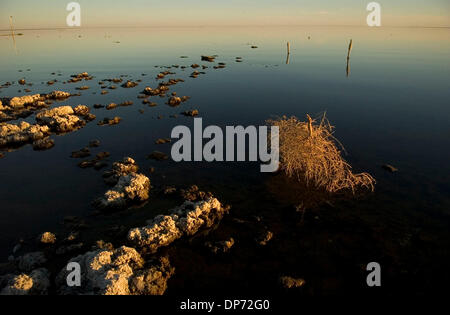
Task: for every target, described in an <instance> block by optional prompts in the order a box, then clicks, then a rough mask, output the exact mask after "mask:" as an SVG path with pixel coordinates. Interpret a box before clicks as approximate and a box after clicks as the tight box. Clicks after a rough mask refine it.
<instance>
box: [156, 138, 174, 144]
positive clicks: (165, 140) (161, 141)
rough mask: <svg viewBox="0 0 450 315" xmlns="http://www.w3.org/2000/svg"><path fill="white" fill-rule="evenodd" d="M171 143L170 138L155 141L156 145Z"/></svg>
mask: <svg viewBox="0 0 450 315" xmlns="http://www.w3.org/2000/svg"><path fill="white" fill-rule="evenodd" d="M171 141H172V139H170V138H159V139H158V140H156V141H155V143H156V144H165V143H170V142H171Z"/></svg>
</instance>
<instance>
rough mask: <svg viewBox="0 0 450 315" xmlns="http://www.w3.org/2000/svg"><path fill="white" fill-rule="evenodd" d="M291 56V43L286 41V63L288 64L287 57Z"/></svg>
mask: <svg viewBox="0 0 450 315" xmlns="http://www.w3.org/2000/svg"><path fill="white" fill-rule="evenodd" d="M290 56H291V44H290V43H289V42H287V56H286V64H287V65H288V64H289V59H290Z"/></svg>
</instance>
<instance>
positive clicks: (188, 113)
mask: <svg viewBox="0 0 450 315" xmlns="http://www.w3.org/2000/svg"><path fill="white" fill-rule="evenodd" d="M182 114H183V115H184V116H188V117H195V116H198V109H192V110H187V111H184V112H183V113H182Z"/></svg>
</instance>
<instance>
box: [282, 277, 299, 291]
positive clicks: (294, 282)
mask: <svg viewBox="0 0 450 315" xmlns="http://www.w3.org/2000/svg"><path fill="white" fill-rule="evenodd" d="M279 282H280V285H281V286H282V287H283V288H285V289H292V288H300V287H302V286H304V285H305V280H304V279H302V278H297V279H295V278H292V277H288V276H282V277H280V279H279Z"/></svg>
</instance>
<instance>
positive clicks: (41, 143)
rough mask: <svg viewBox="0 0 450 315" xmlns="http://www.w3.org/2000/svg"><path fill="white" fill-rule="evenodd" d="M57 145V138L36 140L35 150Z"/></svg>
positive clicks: (34, 143) (47, 148)
mask: <svg viewBox="0 0 450 315" xmlns="http://www.w3.org/2000/svg"><path fill="white" fill-rule="evenodd" d="M54 146H55V140H53V139H50V138H49V137H47V138H44V139H40V140H36V141H34V142H33V150H35V151H44V150H49V149H51V148H53V147H54Z"/></svg>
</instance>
